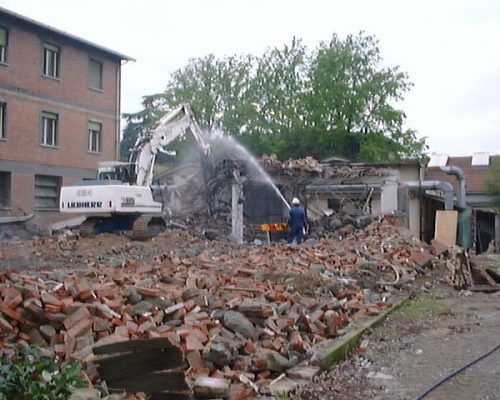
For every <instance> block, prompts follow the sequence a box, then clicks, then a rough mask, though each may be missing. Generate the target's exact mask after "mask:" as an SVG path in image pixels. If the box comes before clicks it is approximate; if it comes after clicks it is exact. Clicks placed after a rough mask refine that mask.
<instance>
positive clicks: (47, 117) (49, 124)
mask: <svg viewBox="0 0 500 400" xmlns="http://www.w3.org/2000/svg"><path fill="white" fill-rule="evenodd" d="M57 122H58V115H57V114H54V113H50V112H46V111H43V112H42V133H41V135H42V137H41V140H40V144H41V145H42V146H52V147H55V146H57Z"/></svg>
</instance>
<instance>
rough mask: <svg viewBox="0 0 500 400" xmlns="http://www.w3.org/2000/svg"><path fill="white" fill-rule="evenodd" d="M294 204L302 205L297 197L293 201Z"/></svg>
mask: <svg viewBox="0 0 500 400" xmlns="http://www.w3.org/2000/svg"><path fill="white" fill-rule="evenodd" d="M292 204H300V200H299V199H298V198H297V197H294V198H293V200H292Z"/></svg>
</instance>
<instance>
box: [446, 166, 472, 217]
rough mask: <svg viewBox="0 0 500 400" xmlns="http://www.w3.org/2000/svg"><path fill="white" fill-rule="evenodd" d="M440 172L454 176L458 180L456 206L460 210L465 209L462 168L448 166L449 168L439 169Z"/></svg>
mask: <svg viewBox="0 0 500 400" xmlns="http://www.w3.org/2000/svg"><path fill="white" fill-rule="evenodd" d="M441 171H443V172H444V173H445V174H448V175H454V176H456V177H457V180H458V185H459V186H458V190H457V204H458V207H459V208H461V209H465V207H466V203H467V201H466V192H465V175H464V171H463V170H462V168H459V167H455V166H449V167H441Z"/></svg>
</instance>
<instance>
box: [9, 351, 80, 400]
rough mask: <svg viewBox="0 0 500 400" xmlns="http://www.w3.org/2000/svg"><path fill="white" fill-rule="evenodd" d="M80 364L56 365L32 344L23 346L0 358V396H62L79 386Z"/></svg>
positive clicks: (59, 399)
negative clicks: (11, 355)
mask: <svg viewBox="0 0 500 400" xmlns="http://www.w3.org/2000/svg"><path fill="white" fill-rule="evenodd" d="M81 368H82V365H81V364H80V363H77V362H68V363H64V364H61V365H59V364H58V363H57V361H56V359H54V358H50V357H47V356H44V355H42V354H41V353H40V351H39V350H37V349H36V348H33V347H30V348H27V349H26V350H25V351H23V353H21V354H20V355H19V356H17V357H16V358H15V359H13V360H10V359H7V358H5V357H2V358H1V359H0V400H7V399H8V400H24V399H30V400H66V399H67V398H68V397H69V395H70V394H71V391H72V390H73V389H74V388H77V387H83V386H85V385H84V381H83V379H82V377H81V376H80V375H79V372H80V370H81Z"/></svg>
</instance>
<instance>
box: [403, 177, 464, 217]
mask: <svg viewBox="0 0 500 400" xmlns="http://www.w3.org/2000/svg"><path fill="white" fill-rule="evenodd" d="M405 183H406V184H407V185H408V187H409V188H410V190H413V191H414V190H440V191H441V192H443V193H444V209H445V210H453V195H454V190H453V186H451V183H448V182H443V181H421V182H420V181H410V182H405Z"/></svg>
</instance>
